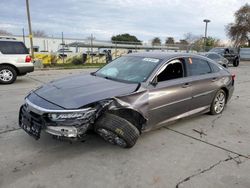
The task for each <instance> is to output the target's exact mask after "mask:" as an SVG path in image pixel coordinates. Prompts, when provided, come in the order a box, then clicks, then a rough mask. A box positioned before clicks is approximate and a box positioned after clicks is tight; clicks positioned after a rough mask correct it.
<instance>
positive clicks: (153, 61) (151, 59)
mask: <svg viewBox="0 0 250 188" xmlns="http://www.w3.org/2000/svg"><path fill="white" fill-rule="evenodd" d="M142 60H143V61H148V62H152V63H158V62H159V61H160V60H159V59H155V58H144V59H142Z"/></svg>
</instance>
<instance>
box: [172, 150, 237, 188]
mask: <svg viewBox="0 0 250 188" xmlns="http://www.w3.org/2000/svg"><path fill="white" fill-rule="evenodd" d="M239 157H240V156H239V155H238V156H236V157H231V156H230V155H229V157H228V158H226V159H224V160H220V161H218V162H217V163H215V164H213V165H211V166H209V167H208V168H206V169H203V170H201V171H199V172H197V173H195V174H192V175H190V176H188V177H186V178H185V179H183V180H181V181H180V182H178V183H177V184H176V186H175V187H176V188H179V186H180V185H181V184H183V183H185V182H187V181H190V180H191V179H192V178H194V177H196V176H199V175H201V174H204V173H205V172H208V171H210V170H212V169H213V168H214V167H216V166H218V165H220V164H221V163H224V162H227V161H230V160H234V161H237V164H238V160H237V159H239ZM239 160H240V159H239Z"/></svg>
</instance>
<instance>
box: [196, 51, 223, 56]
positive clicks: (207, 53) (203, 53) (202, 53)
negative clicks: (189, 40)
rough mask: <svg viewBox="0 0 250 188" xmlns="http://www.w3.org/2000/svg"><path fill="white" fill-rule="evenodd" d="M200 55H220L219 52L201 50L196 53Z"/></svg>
mask: <svg viewBox="0 0 250 188" xmlns="http://www.w3.org/2000/svg"><path fill="white" fill-rule="evenodd" d="M198 54H200V55H209V54H216V55H218V56H221V55H220V54H218V53H216V52H201V53H198Z"/></svg>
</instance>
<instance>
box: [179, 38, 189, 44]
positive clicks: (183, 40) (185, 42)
mask: <svg viewBox="0 0 250 188" xmlns="http://www.w3.org/2000/svg"><path fill="white" fill-rule="evenodd" d="M179 44H182V45H188V41H186V40H185V39H181V40H180V42H179Z"/></svg>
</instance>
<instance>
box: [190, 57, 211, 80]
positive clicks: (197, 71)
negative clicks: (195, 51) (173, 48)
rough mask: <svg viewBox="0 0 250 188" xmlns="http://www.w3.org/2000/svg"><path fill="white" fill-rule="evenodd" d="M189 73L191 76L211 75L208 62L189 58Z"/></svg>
mask: <svg viewBox="0 0 250 188" xmlns="http://www.w3.org/2000/svg"><path fill="white" fill-rule="evenodd" d="M188 72H189V74H190V75H191V76H196V75H202V74H208V73H211V72H212V71H211V68H210V66H209V64H208V62H207V61H205V60H203V59H199V58H188Z"/></svg>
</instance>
